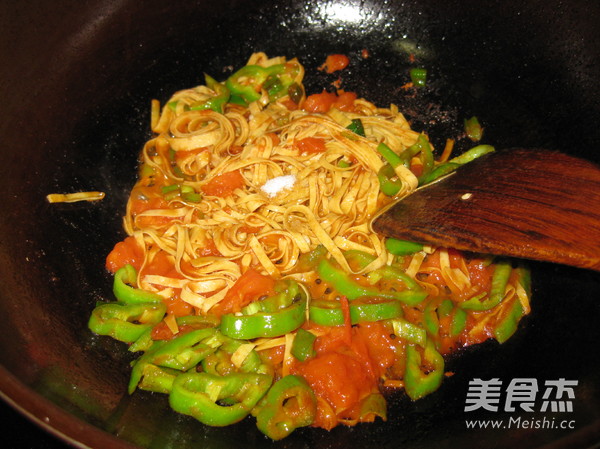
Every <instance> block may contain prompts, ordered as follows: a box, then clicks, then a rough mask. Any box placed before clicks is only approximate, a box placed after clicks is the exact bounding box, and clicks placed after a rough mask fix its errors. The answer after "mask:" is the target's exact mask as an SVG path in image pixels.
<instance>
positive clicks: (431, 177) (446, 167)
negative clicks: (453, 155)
mask: <svg viewBox="0 0 600 449" xmlns="http://www.w3.org/2000/svg"><path fill="white" fill-rule="evenodd" d="M458 167H460V164H456V163H454V162H446V163H444V164H440V165H438V166H437V167H435V168H434V169H433V170H431V171H430V172H429V173H428V174H427V175H424V176H423V177H422V179H421V180H420V181H419V182H420V183H421V185H423V184H429V183H430V182H433V181H435V180H436V179H439V178H441V177H442V176H445V175H447V174H449V173H452V172H453V171H455V170H456V169H457V168H458Z"/></svg>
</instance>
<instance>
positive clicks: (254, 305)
mask: <svg viewBox="0 0 600 449" xmlns="http://www.w3.org/2000/svg"><path fill="white" fill-rule="evenodd" d="M275 291H276V292H277V293H276V294H275V295H273V296H270V297H268V298H266V299H260V300H258V301H253V302H251V303H250V304H249V305H248V306H246V307H244V308H243V309H242V314H244V315H252V314H254V313H257V312H269V313H272V312H277V311H279V310H280V309H283V308H285V307H289V306H290V305H291V304H292V302H293V301H294V299H295V298H297V297H302V296H303V295H304V291H303V290H301V287H300V285H299V284H298V283H297V282H295V281H290V280H285V281H278V282H277V284H276V285H275Z"/></svg>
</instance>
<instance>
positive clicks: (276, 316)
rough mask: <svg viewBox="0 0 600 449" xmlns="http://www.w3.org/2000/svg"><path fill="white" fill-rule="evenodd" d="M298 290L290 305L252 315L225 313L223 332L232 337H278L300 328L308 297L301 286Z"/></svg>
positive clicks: (222, 319)
mask: <svg viewBox="0 0 600 449" xmlns="http://www.w3.org/2000/svg"><path fill="white" fill-rule="evenodd" d="M294 284H296V285H297V283H294ZM290 291H291V290H290ZM290 291H288V293H287V294H289V293H290ZM297 291H298V293H297V294H295V295H294V296H293V297H292V299H293V302H292V303H291V304H290V305H289V306H287V307H284V308H282V309H279V310H276V311H270V312H257V313H253V314H251V315H235V314H232V313H230V314H226V315H223V316H222V317H221V326H220V329H221V332H222V333H223V334H224V335H226V336H228V337H231V338H237V339H241V340H249V339H253V338H258V337H267V338H272V337H278V336H280V335H284V334H287V333H288V332H291V331H293V330H296V329H298V328H299V327H300V326H302V324H303V323H304V321H305V319H306V313H305V309H306V301H307V297H306V295H305V293H304V291H303V290H302V289H301V288H300V289H298V290H297Z"/></svg>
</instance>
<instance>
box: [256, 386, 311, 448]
mask: <svg viewBox="0 0 600 449" xmlns="http://www.w3.org/2000/svg"><path fill="white" fill-rule="evenodd" d="M316 416H317V399H316V397H315V394H314V393H313V391H312V389H311V388H310V386H309V385H308V383H307V382H306V380H304V378H302V377H300V376H295V375H288V376H285V377H282V378H281V379H279V380H278V381H277V382H276V383H275V384H274V385H273V386H272V387H271V389H270V390H269V392H268V393H267V395H266V397H265V400H264V402H263V403H261V404H260V406H259V408H258V413H257V414H256V426H257V427H258V429H259V430H260V431H261V432H262V433H264V434H265V435H266V436H268V437H269V438H271V439H273V440H281V439H282V438H285V437H287V436H288V435H289V434H291V433H292V432H293V431H294V430H295V429H297V428H298V427H305V426H309V425H311V424H312V423H313V422H314V420H315V418H316Z"/></svg>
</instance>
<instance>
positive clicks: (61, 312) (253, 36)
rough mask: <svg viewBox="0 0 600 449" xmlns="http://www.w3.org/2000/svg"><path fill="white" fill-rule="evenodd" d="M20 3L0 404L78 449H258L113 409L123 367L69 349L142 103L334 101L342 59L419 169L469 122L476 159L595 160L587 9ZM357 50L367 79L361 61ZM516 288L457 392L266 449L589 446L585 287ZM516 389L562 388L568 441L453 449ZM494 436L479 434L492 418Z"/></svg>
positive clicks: (180, 420) (10, 62) (6, 125)
mask: <svg viewBox="0 0 600 449" xmlns="http://www.w3.org/2000/svg"><path fill="white" fill-rule="evenodd" d="M37 3H38V4H36V7H35V8H26V7H24V6H19V7H14V5H6V4H3V5H2V6H0V8H1V9H2V10H3V11H2V14H0V17H2V19H0V21H1V23H2V25H3V29H4V30H6V33H5V35H6V37H7V39H5V40H6V42H5V43H3V44H2V45H3V47H2V49H3V50H5V53H6V59H5V61H6V63H5V64H4V67H2V69H0V70H1V72H0V73H1V76H2V78H1V81H2V82H1V83H0V85H2V86H3V87H2V89H3V97H4V99H5V103H6V102H7V103H8V109H7V110H8V113H7V114H6V115H5V117H4V120H3V121H2V123H1V125H0V126H1V127H2V135H3V136H4V137H5V138H6V140H5V142H8V143H9V144H8V145H7V146H5V150H4V163H3V165H2V167H3V170H4V173H3V176H0V180H1V181H0V182H1V183H2V189H1V191H2V192H4V195H3V196H2V197H1V198H2V199H1V200H0V201H1V204H2V210H3V219H2V221H1V222H0V223H1V230H0V232H1V234H0V236H1V238H0V242H1V244H0V258H1V263H0V270H1V276H2V280H3V289H2V292H1V294H2V299H1V301H0V312H1V313H2V316H3V317H4V324H3V326H1V327H0V361H1V362H2V365H3V367H4V368H3V369H4V370H5V371H6V372H5V373H3V374H5V378H6V380H4V381H2V382H3V384H2V388H3V390H4V391H3V392H4V395H5V396H6V398H8V399H9V400H11V401H14V402H16V403H17V404H20V407H21V409H24V410H25V411H26V412H28V413H30V414H31V415H34V417H35V418H37V419H39V420H42V419H43V418H44V417H46V416H50V417H52V420H51V423H50V426H51V427H53V428H54V429H55V431H56V432H58V433H62V434H64V435H65V436H66V438H67V439H69V440H71V439H72V440H78V441H82V442H84V443H85V444H88V445H90V446H96V447H106V444H107V441H111V442H112V443H113V444H116V445H123V446H125V445H126V444H128V443H126V442H129V443H133V444H137V445H140V446H144V447H170V446H169V445H170V444H173V443H175V442H176V443H177V445H178V447H182V448H185V447H198V445H200V446H202V445H206V446H207V447H219V448H221V447H222V448H227V447H237V445H238V444H239V442H240V441H245V442H246V444H247V445H249V446H257V447H258V446H267V445H270V444H271V443H270V442H269V441H268V440H266V439H265V438H264V437H263V436H262V435H261V434H259V432H257V431H256V429H255V427H254V423H253V422H251V421H249V420H246V421H244V422H242V423H240V424H238V425H236V426H235V427H234V430H233V431H232V429H220V428H206V427H203V426H201V425H200V424H198V423H197V422H195V421H193V420H192V419H187V418H185V417H181V416H178V415H176V414H174V413H173V412H170V411H169V409H168V405H167V401H166V398H165V397H163V396H161V395H153V394H150V393H145V392H138V393H136V394H135V395H134V396H131V397H129V396H127V395H126V392H125V389H126V384H127V380H128V376H129V367H128V362H129V361H130V360H132V357H131V355H130V354H128V353H127V351H126V349H125V348H124V347H123V345H121V344H120V343H117V342H114V341H112V340H110V339H108V338H98V337H94V336H92V335H91V334H90V332H89V331H88V329H87V326H86V324H87V318H88V316H89V313H90V311H91V310H92V308H93V306H94V304H95V302H96V301H100V300H102V299H112V294H111V291H110V290H111V277H110V276H109V275H108V274H107V273H106V272H105V270H104V258H105V255H106V254H107V253H108V251H110V249H111V248H112V246H113V245H114V243H115V242H116V241H118V240H119V239H120V238H122V237H123V231H122V228H121V216H122V214H123V211H124V207H125V202H126V198H127V195H128V191H129V189H130V188H131V186H132V185H133V182H134V177H135V173H136V160H137V155H138V151H139V149H140V148H141V146H142V144H143V142H144V141H145V140H146V139H147V137H148V136H149V134H148V129H149V104H150V99H152V98H158V99H160V100H162V101H165V100H166V99H167V98H168V96H169V95H170V94H171V93H172V92H174V91H175V90H178V89H181V88H185V87H190V86H194V85H197V84H200V83H201V82H202V79H203V73H205V72H206V73H209V74H210V75H211V76H213V77H214V78H217V79H219V80H221V79H224V78H225V77H226V76H227V75H228V74H229V73H231V70H232V68H234V67H240V66H241V65H243V64H244V62H245V61H246V59H247V58H248V56H249V55H250V54H251V53H252V52H254V51H264V52H266V53H267V54H268V55H273V56H275V55H285V56H287V57H293V56H297V57H298V58H299V60H300V61H301V62H302V63H303V64H304V65H305V67H306V70H307V77H306V86H307V90H308V93H316V92H320V91H321V90H322V89H323V88H324V87H327V86H328V85H329V83H330V82H331V81H332V78H331V77H327V76H326V75H324V74H323V73H321V72H318V71H317V70H316V69H317V67H318V66H319V65H320V64H321V63H322V62H323V61H324V59H325V57H326V56H327V55H328V54H330V53H345V54H347V55H349V56H350V57H351V65H350V68H349V69H347V70H346V71H345V72H344V73H343V74H342V79H343V88H344V89H346V90H349V91H355V92H357V93H358V95H359V96H362V97H365V98H367V99H369V100H372V101H374V102H375V103H376V104H380V105H382V106H387V105H388V104H389V103H390V102H393V103H395V104H397V105H398V106H399V108H400V110H401V111H406V112H407V116H408V117H409V118H410V119H411V120H412V122H413V127H414V128H415V129H417V130H424V131H426V132H428V133H429V134H430V136H431V138H432V140H433V143H434V144H435V145H436V147H441V146H443V142H444V141H445V139H446V138H447V137H453V136H455V135H456V134H457V133H459V132H460V129H461V127H462V120H463V119H464V118H468V117H470V116H472V115H477V116H478V117H479V119H480V120H481V121H482V122H483V123H484V126H485V141H486V143H491V144H493V145H495V146H496V147H497V148H505V147H515V146H519V147H546V148H549V149H558V150H562V151H565V152H569V153H572V154H576V155H579V156H582V157H585V158H588V159H591V160H594V161H596V162H598V161H599V160H600V158H599V156H598V152H597V148H596V147H595V146H594V145H597V144H598V142H600V130H599V129H600V128H599V127H598V126H597V123H598V121H599V119H600V107H599V106H598V105H599V104H600V98H599V97H600V89H598V88H597V82H598V81H600V66H599V63H598V58H597V55H598V54H599V53H600V39H598V37H599V36H598V32H597V31H595V25H596V23H597V19H598V17H600V16H599V14H598V11H599V7H598V5H596V4H595V2H584V1H578V2H573V3H569V8H567V7H566V5H564V4H562V3H561V2H552V1H550V2H542V1H533V2H528V3H527V5H521V4H520V2H494V3H491V4H489V5H486V6H485V7H482V6H481V4H480V3H479V2H474V1H466V2H465V1H447V2H437V1H433V0H431V1H418V2H417V1H407V2H402V3H400V2H385V1H374V0H373V1H360V2H359V1H350V0H348V1H338V0H335V1H301V0H298V1H294V0H289V1H280V2H275V3H273V2H259V1H246V2H237V1H221V2H209V1H198V2H177V1H175V2H168V3H165V2H157V1H153V2H144V3H143V4H142V2H134V1H123V2H104V1H92V2H85V5H84V4H78V5H77V7H76V8H70V7H68V5H59V6H57V5H55V4H54V2H44V1H40V2H37ZM561 5H562V6H561ZM363 49H367V50H368V51H369V52H370V55H371V57H370V58H368V59H363V58H361V57H360V54H361V50H363ZM410 53H413V54H414V55H415V56H416V58H417V61H418V63H419V64H420V65H422V66H424V67H427V69H428V74H429V82H428V87H427V89H425V90H424V91H423V92H420V93H419V94H418V95H417V96H416V97H410V96H409V95H407V93H406V92H405V91H403V90H402V89H399V87H400V86H401V85H403V84H404V83H406V82H407V81H408V75H407V74H408V69H409V67H410V66H411V65H410V63H409V62H408V56H409V54H410ZM460 144H461V145H463V146H464V145H466V143H465V142H464V141H461V143H460ZM463 149H464V148H463ZM574 175H576V174H574ZM79 190H101V191H104V192H106V193H107V196H106V198H105V199H104V200H103V201H101V202H99V203H94V204H89V203H79V204H59V205H49V204H47V203H46V202H45V195H46V194H48V193H52V192H72V191H79ZM532 268H533V278H534V298H533V304H532V305H533V313H532V314H531V315H530V316H529V317H528V318H527V319H525V320H524V322H523V324H522V325H521V329H520V330H519V331H518V333H517V334H516V335H515V337H513V338H512V339H511V340H509V342H507V343H505V344H504V345H502V346H499V345H497V344H492V343H491V342H490V343H486V344H484V345H481V346H479V347H477V348H472V349H470V350H468V351H464V353H463V354H461V356H460V357H458V358H456V359H453V360H452V361H450V370H452V371H454V372H455V374H454V375H453V376H452V377H449V378H448V379H446V381H445V382H444V384H443V385H442V387H441V389H440V390H439V391H438V392H437V393H435V394H433V395H431V396H430V397H427V398H425V399H423V400H421V401H418V402H416V403H412V402H410V401H409V400H408V399H407V398H406V397H405V396H404V395H403V394H402V393H396V394H393V395H392V396H391V400H390V406H389V410H388V416H389V421H388V422H387V423H382V422H377V423H375V424H372V425H361V426H358V427H356V428H352V429H349V428H344V427H339V428H336V429H334V430H333V431H331V432H325V431H322V430H320V429H319V430H315V429H303V430H300V431H296V432H295V433H294V434H292V436H291V437H290V438H288V439H287V440H286V441H285V442H284V443H282V444H284V445H285V446H286V447H340V448H341V447H350V446H360V447H398V446H400V445H402V444H404V445H407V446H408V447H429V446H434V445H437V446H439V445H444V444H445V443H448V442H450V441H452V442H453V444H460V445H462V447H481V445H482V442H483V441H487V442H488V443H489V445H490V447H505V446H508V445H509V444H510V445H513V446H514V445H516V446H518V447H528V446H537V445H543V444H545V443H549V442H551V441H554V440H556V439H559V440H560V441H563V442H564V444H565V445H568V444H572V443H573V440H572V439H577V441H578V442H581V441H583V442H587V441H592V440H593V439H595V438H597V437H598V433H599V432H600V431H599V430H598V429H599V426H600V424H599V423H600V412H599V407H598V404H599V403H600V391H599V387H600V384H599V382H598V374H597V373H598V372H600V371H599V369H600V361H599V359H598V357H597V355H596V354H597V346H596V341H597V340H598V337H599V336H600V331H599V330H598V326H597V325H595V324H594V323H597V322H598V319H600V309H599V308H598V306H597V303H596V300H597V298H598V297H600V279H599V278H598V275H597V274H596V273H593V272H587V271H584V270H575V269H569V268H565V267H560V266H552V265H544V264H533V265H532ZM517 377H523V378H537V379H538V382H543V381H545V380H550V379H555V378H558V377H562V378H567V379H576V380H578V381H579V387H578V389H577V397H576V400H575V406H574V408H575V410H574V412H573V413H572V414H570V415H569V418H570V419H575V420H576V422H577V426H576V429H575V430H576V432H573V431H570V432H569V431H564V430H556V429H554V430H551V429H550V430H549V429H546V430H540V431H536V432H525V431H523V430H519V429H509V430H505V431H502V432H490V431H485V430H480V431H476V430H467V429H465V424H464V420H465V418H477V417H478V416H479V415H477V413H471V414H469V415H468V416H467V414H466V413H464V411H463V409H464V400H465V395H466V391H467V388H468V382H469V380H470V379H473V378H482V379H490V378H500V379H502V380H504V381H510V380H512V379H513V378H517ZM64 411H67V412H68V413H70V414H72V415H74V416H75V417H77V418H76V419H78V420H81V421H74V420H71V419H70V418H69V417H68V416H66V415H64ZM492 415H493V416H490V414H489V413H487V414H486V412H485V411H484V412H483V413H482V414H481V416H480V417H482V418H488V419H489V418H501V417H508V416H510V415H502V413H498V414H492ZM65 416H66V417H65ZM74 423H75V424H74ZM100 429H101V430H102V431H101V430H100ZM103 431H106V432H107V433H108V434H114V435H118V436H119V437H120V438H122V440H121V441H122V442H118V441H113V440H111V439H110V437H109V436H108V434H105V433H104V432H103ZM202 447H203V446H202Z"/></svg>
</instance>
